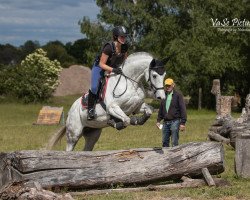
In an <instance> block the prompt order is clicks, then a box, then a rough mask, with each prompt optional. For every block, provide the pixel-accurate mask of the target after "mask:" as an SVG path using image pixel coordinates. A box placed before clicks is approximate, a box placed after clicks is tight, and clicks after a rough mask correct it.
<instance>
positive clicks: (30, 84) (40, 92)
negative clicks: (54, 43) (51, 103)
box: [6, 49, 61, 103]
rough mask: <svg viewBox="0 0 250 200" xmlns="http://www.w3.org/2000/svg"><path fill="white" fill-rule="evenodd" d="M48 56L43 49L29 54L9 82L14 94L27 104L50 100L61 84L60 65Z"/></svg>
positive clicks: (14, 70) (15, 69)
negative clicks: (59, 80)
mask: <svg viewBox="0 0 250 200" xmlns="http://www.w3.org/2000/svg"><path fill="white" fill-rule="evenodd" d="M46 54H47V53H46V52H45V51H44V50H42V49H37V50H36V51H35V52H34V53H32V54H29V55H28V56H27V57H26V58H25V60H23V61H22V62H21V65H20V66H18V67H16V68H14V69H13V72H14V73H13V75H12V76H10V77H9V79H8V80H7V83H6V84H7V85H8V86H9V88H11V89H12V93H13V94H14V95H16V96H17V97H18V98H20V99H23V100H24V101H25V102H26V103H28V102H37V101H44V100H46V99H48V98H49V97H51V95H52V93H53V91H54V90H55V89H56V86H57V85H58V83H59V82H58V76H59V72H60V71H61V66H60V63H59V62H58V61H56V60H55V61H51V60H49V58H48V57H47V56H46Z"/></svg>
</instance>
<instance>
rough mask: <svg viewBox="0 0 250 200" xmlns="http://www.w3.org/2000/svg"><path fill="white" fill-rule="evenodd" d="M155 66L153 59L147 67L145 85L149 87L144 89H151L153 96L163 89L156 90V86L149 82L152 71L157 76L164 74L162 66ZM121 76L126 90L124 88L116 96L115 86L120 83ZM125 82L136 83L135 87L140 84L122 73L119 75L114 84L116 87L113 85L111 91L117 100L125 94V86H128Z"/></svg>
mask: <svg viewBox="0 0 250 200" xmlns="http://www.w3.org/2000/svg"><path fill="white" fill-rule="evenodd" d="M153 61H154V64H153V63H152V62H153ZM156 62H158V63H160V61H156ZM155 64H156V63H155V60H154V59H153V60H152V61H151V63H150V66H149V77H148V80H147V83H148V84H149V86H148V87H146V89H148V88H151V89H153V90H154V94H155V93H156V92H157V91H158V90H164V87H159V88H158V87H156V86H155V85H154V84H153V83H152V80H151V73H152V71H155V72H156V73H158V74H159V75H163V74H164V72H165V68H164V65H159V66H156V65H155ZM123 66H124V63H123V65H122V68H123ZM122 76H123V77H124V78H125V79H126V88H125V90H124V91H123V92H122V93H121V94H119V95H116V94H115V90H116V87H117V85H118V84H119V82H120V80H121V77H122ZM127 80H130V81H131V82H134V83H136V84H137V85H139V84H140V83H139V82H138V81H136V80H134V79H132V78H130V77H128V76H126V75H125V74H123V73H122V74H120V77H119V79H118V81H117V82H116V85H115V87H114V89H113V97H115V98H119V97H121V96H122V95H123V94H125V92H126V91H127V88H128V86H127V85H128V84H127Z"/></svg>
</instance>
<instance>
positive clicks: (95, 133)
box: [83, 127, 102, 151]
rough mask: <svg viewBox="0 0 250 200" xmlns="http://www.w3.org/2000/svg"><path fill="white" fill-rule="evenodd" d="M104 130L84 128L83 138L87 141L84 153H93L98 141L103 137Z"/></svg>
mask: <svg viewBox="0 0 250 200" xmlns="http://www.w3.org/2000/svg"><path fill="white" fill-rule="evenodd" d="M101 132H102V129H97V128H87V127H86V128H84V130H83V137H84V139H85V146H84V148H83V151H92V150H93V148H94V146H95V143H96V142H97V141H98V139H99V137H100V135H101Z"/></svg>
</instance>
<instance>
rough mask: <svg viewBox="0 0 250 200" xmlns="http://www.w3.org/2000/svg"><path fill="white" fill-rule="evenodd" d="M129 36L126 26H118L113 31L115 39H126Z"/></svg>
mask: <svg viewBox="0 0 250 200" xmlns="http://www.w3.org/2000/svg"><path fill="white" fill-rule="evenodd" d="M127 35H128V31H127V29H126V28H125V27H124V26H116V27H115V28H114V29H113V37H114V39H117V38H118V36H124V37H126V36H127Z"/></svg>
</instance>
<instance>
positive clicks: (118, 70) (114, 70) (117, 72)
mask: <svg viewBox="0 0 250 200" xmlns="http://www.w3.org/2000/svg"><path fill="white" fill-rule="evenodd" d="M112 72H113V73H115V74H122V69H121V68H113V69H112Z"/></svg>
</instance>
